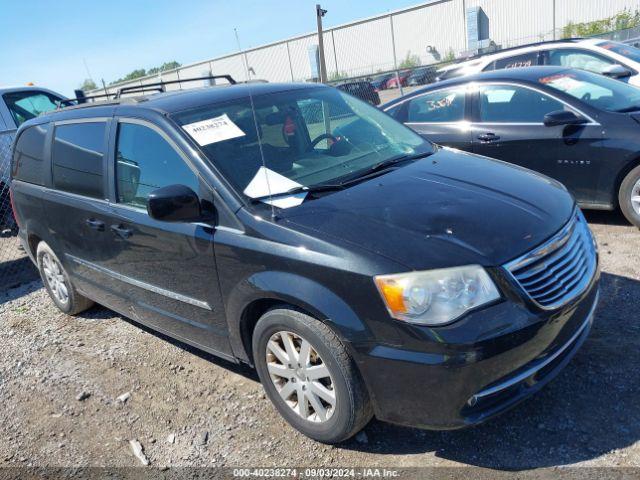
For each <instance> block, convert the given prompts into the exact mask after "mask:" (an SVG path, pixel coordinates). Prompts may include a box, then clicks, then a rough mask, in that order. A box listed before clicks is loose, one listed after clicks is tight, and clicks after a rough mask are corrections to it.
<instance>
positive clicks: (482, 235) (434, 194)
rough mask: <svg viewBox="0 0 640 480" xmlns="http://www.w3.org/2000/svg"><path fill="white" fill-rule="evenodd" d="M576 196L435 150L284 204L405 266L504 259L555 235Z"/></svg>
mask: <svg viewBox="0 0 640 480" xmlns="http://www.w3.org/2000/svg"><path fill="white" fill-rule="evenodd" d="M573 208H574V201H573V198H572V197H571V195H570V194H569V193H568V192H567V191H566V189H565V188H564V187H563V186H562V185H561V184H560V183H558V182H556V181H555V180H552V179H550V178H548V177H545V176H543V175H539V174H536V173H534V172H532V171H531V170H527V169H524V168H520V167H517V166H513V165H510V164H507V163H504V162H501V161H499V160H493V159H489V158H486V157H480V156H477V155H471V154H467V153H462V152H459V151H456V150H452V149H448V148H440V149H439V150H438V151H436V153H434V154H433V155H431V156H429V157H427V158H425V159H422V160H419V161H416V162H413V163H409V164H407V165H406V166H402V167H400V168H397V169H395V170H393V171H391V172H389V173H386V174H384V175H382V176H380V177H376V178H373V179H371V180H368V181H365V182H363V183H360V184H357V185H355V186H353V187H350V188H347V189H345V190H342V191H338V192H336V193H332V194H329V195H325V196H323V197H321V198H318V199H316V200H309V201H307V202H305V203H303V204H301V205H300V206H298V207H294V208H291V209H287V210H283V211H282V212H281V215H280V218H282V219H283V221H285V222H287V223H288V224H289V226H290V227H293V228H296V227H298V228H300V229H303V230H307V231H308V230H312V231H313V232H314V234H315V235H316V236H319V237H321V238H322V237H325V238H327V239H330V238H335V239H339V240H342V241H344V242H347V243H351V244H353V245H357V246H358V247H360V248H365V249H367V250H370V251H372V252H375V253H377V254H380V255H383V256H385V257H387V258H390V259H392V260H394V261H396V262H400V263H402V264H404V265H406V266H407V267H409V268H411V269H416V270H417V269H430V268H443V267H450V266H456V265H465V264H470V263H478V264H481V265H484V266H497V265H502V264H504V263H506V262H508V261H509V260H512V259H514V258H516V257H518V256H520V255H521V254H523V253H525V252H527V251H529V250H531V249H532V248H533V247H535V246H536V245H538V244H540V243H542V242H544V241H545V240H546V239H548V238H549V237H551V236H552V235H553V234H554V233H556V232H557V231H558V230H559V229H560V228H561V227H562V226H563V225H564V224H565V223H566V222H567V221H568V220H569V217H570V215H571V213H572V211H573Z"/></svg>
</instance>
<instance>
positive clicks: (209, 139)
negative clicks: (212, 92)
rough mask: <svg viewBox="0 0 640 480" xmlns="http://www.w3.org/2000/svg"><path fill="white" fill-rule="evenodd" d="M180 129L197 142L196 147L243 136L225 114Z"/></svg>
mask: <svg viewBox="0 0 640 480" xmlns="http://www.w3.org/2000/svg"><path fill="white" fill-rule="evenodd" d="M182 128H183V129H184V130H185V131H186V132H187V133H188V134H189V135H190V136H191V137H192V138H193V139H194V140H195V141H196V142H198V145H200V146H201V147H204V146H205V145H210V144H212V143H216V142H222V141H224V140H230V139H232V138H237V137H243V136H244V135H245V133H244V132H243V131H242V130H241V129H240V127H238V126H237V125H236V124H235V123H233V121H232V120H231V119H230V118H229V116H228V115H227V114H226V113H225V114H224V115H220V116H219V117H215V118H209V119H207V120H202V121H200V122H196V123H190V124H188V125H183V126H182Z"/></svg>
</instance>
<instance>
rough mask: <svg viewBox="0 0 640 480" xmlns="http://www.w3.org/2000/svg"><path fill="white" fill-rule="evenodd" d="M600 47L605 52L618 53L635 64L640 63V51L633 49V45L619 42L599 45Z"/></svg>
mask: <svg viewBox="0 0 640 480" xmlns="http://www.w3.org/2000/svg"><path fill="white" fill-rule="evenodd" d="M598 46H599V47H600V48H604V49H605V50H610V51H612V52H614V53H617V54H618V55H622V56H623V57H627V58H629V59H631V60H633V61H634V62H640V49H638V48H636V47H632V46H631V45H625V44H624V43H619V42H602V43H598Z"/></svg>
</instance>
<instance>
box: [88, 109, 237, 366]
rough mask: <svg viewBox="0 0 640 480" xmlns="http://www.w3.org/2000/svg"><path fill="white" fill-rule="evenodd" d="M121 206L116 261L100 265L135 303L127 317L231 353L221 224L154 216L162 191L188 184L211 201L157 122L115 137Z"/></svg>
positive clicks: (114, 235) (124, 123)
mask: <svg viewBox="0 0 640 480" xmlns="http://www.w3.org/2000/svg"><path fill="white" fill-rule="evenodd" d="M114 177H115V178H114V183H115V200H116V201H115V202H114V203H112V204H111V206H110V207H111V208H110V215H109V218H108V220H107V222H106V226H105V228H106V232H105V234H106V235H107V237H108V239H109V242H110V255H109V256H108V259H107V260H106V261H104V262H103V263H102V264H101V265H100V267H101V268H103V269H104V270H105V272H107V274H108V275H110V276H112V277H114V278H116V279H117V280H118V281H119V282H120V286H121V288H122V290H123V292H125V295H126V296H127V297H128V298H129V311H128V312H127V314H128V315H129V316H131V317H132V318H134V319H137V320H140V321H142V322H143V323H147V324H149V325H151V326H153V327H154V328H157V329H158V330H161V331H164V332H166V333H168V334H170V335H172V336H175V337H177V338H182V339H185V340H187V341H189V342H192V343H196V344H198V345H200V346H203V347H206V348H208V349H211V350H215V351H216V352H218V353H222V354H225V353H226V354H229V353H230V352H231V350H230V347H229V342H228V339H227V324H226V318H225V314H224V309H223V304H222V298H221V294H220V288H219V284H218V277H217V271H216V262H215V256H214V244H213V234H214V228H213V225H211V226H210V225H207V224H204V223H198V222H176V223H172V222H162V221H158V220H154V219H153V218H151V217H149V215H148V214H147V210H146V205H147V198H148V196H149V193H150V192H152V191H153V190H154V189H156V188H159V187H163V186H167V185H172V184H181V185H186V186H188V187H190V188H191V189H192V190H194V191H195V192H196V193H198V195H199V196H200V198H201V199H202V200H209V201H210V198H208V197H209V196H210V195H211V190H210V189H209V188H208V187H207V186H206V185H205V184H204V183H203V182H202V180H201V179H200V178H199V176H198V175H197V173H196V170H195V169H193V168H192V166H191V164H190V163H189V161H188V159H187V157H186V156H185V155H184V154H183V153H182V152H181V151H180V150H179V148H178V147H177V146H176V145H175V144H174V143H173V142H172V141H171V140H170V138H169V137H168V136H167V135H166V134H164V133H163V132H162V131H161V129H159V128H158V127H155V126H153V125H152V124H149V123H146V122H143V121H138V120H124V119H120V120H119V121H118V125H117V136H116V139H115V168H114Z"/></svg>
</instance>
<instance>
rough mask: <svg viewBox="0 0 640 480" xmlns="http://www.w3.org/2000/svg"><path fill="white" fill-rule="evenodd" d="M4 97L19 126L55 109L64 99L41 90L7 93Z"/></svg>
mask: <svg viewBox="0 0 640 480" xmlns="http://www.w3.org/2000/svg"><path fill="white" fill-rule="evenodd" d="M3 98H4V101H5V104H6V105H7V108H8V109H9V112H11V116H12V117H13V120H14V122H16V126H18V127H19V126H20V125H22V124H23V123H24V122H26V121H27V120H31V119H32V118H36V117H37V116H38V115H40V114H41V113H44V112H50V111H52V110H55V109H56V108H58V102H60V101H61V100H62V99H61V98H60V97H56V96H54V95H50V94H49V93H46V92H41V91H19V92H14V93H5V94H4V95H3Z"/></svg>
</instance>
